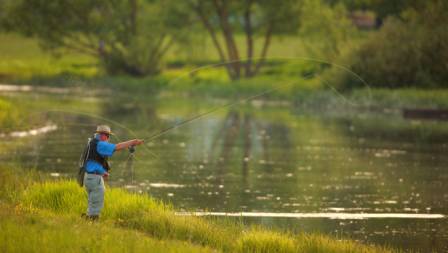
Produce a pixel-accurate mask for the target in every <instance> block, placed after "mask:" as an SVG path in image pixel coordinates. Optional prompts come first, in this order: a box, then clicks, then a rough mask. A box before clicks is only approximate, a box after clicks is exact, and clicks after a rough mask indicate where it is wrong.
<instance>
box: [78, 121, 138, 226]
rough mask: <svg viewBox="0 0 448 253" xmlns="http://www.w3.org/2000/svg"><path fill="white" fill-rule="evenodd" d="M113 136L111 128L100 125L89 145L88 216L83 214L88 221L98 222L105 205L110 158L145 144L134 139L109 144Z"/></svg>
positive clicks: (86, 155) (87, 160) (86, 154)
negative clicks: (117, 153)
mask: <svg viewBox="0 0 448 253" xmlns="http://www.w3.org/2000/svg"><path fill="white" fill-rule="evenodd" d="M111 134H112V132H111V130H110V127H109V126H106V125H99V126H98V127H97V129H96V132H95V135H94V138H93V139H91V140H90V141H89V143H88V146H87V150H86V151H85V160H84V169H85V172H86V173H85V175H84V186H85V188H86V191H87V194H88V207H87V214H83V215H82V216H85V217H86V218H87V219H90V220H98V218H99V215H100V212H101V209H102V208H103V205H104V190H105V187H104V179H107V178H108V177H109V170H110V167H109V164H108V162H107V160H108V158H109V157H111V156H112V155H113V154H114V152H115V151H120V150H123V149H127V148H133V147H134V146H137V145H140V144H142V143H143V140H140V139H134V140H129V141H125V142H120V143H118V144H113V143H110V142H109V137H110V135H111Z"/></svg>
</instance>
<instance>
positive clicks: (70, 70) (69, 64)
mask: <svg viewBox="0 0 448 253" xmlns="http://www.w3.org/2000/svg"><path fill="white" fill-rule="evenodd" d="M96 62H97V61H96V59H94V58H92V57H88V56H84V55H80V54H74V53H64V54H62V55H60V57H56V56H54V55H52V54H51V53H50V52H47V51H44V50H42V49H41V48H40V47H39V44H38V41H37V40H36V39H32V38H24V37H22V36H19V35H16V34H0V79H2V80H5V79H6V80H10V79H13V80H14V79H17V78H18V79H28V78H31V77H32V76H54V75H60V74H64V73H66V74H76V75H82V76H92V75H95V74H97V73H98V68H97V66H96Z"/></svg>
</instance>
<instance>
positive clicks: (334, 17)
mask: <svg viewBox="0 0 448 253" xmlns="http://www.w3.org/2000/svg"><path fill="white" fill-rule="evenodd" d="M302 13H303V14H302V22H301V27H300V30H299V31H300V34H301V36H302V37H303V39H304V41H306V42H307V49H308V52H309V54H310V56H312V57H316V58H319V59H326V60H328V61H333V60H335V59H337V58H338V57H339V56H340V55H341V54H342V53H343V51H344V50H345V49H346V48H347V47H348V46H349V45H348V43H350V42H351V39H352V37H353V35H355V34H356V30H355V27H354V26H353V24H352V22H351V20H349V19H348V12H347V10H346V9H345V7H344V6H343V5H341V4H337V5H335V6H333V7H330V6H329V5H327V4H325V3H323V2H322V1H321V0H306V1H304V3H303V7H302Z"/></svg>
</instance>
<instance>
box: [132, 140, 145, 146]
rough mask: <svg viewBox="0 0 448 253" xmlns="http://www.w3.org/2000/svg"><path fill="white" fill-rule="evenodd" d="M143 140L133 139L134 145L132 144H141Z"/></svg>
mask: <svg viewBox="0 0 448 253" xmlns="http://www.w3.org/2000/svg"><path fill="white" fill-rule="evenodd" d="M144 142H145V141H144V140H140V139H135V140H134V145H133V146H137V145H141V144H143V143H144Z"/></svg>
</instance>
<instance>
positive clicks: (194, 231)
mask: <svg viewBox="0 0 448 253" xmlns="http://www.w3.org/2000/svg"><path fill="white" fill-rule="evenodd" d="M0 171H1V173H0V183H1V186H0V192H1V195H0V197H1V199H2V201H6V202H4V205H6V206H9V207H10V209H11V208H13V206H15V208H13V209H14V210H15V212H18V213H14V214H12V213H8V212H6V213H5V212H3V213H1V214H2V215H4V216H6V217H10V218H8V220H9V221H8V222H3V223H1V226H3V228H4V229H2V231H5V232H4V233H6V234H10V236H9V237H8V236H3V237H2V238H3V240H5V243H4V244H2V245H8V247H11V248H8V249H11V251H12V252H14V251H17V252H18V251H21V250H26V249H28V248H23V247H20V246H13V243H12V241H13V240H21V242H28V241H27V240H30V242H29V243H30V244H31V245H34V246H33V248H36V249H43V250H45V249H46V247H48V250H49V252H53V251H52V249H53V246H51V245H50V244H51V243H52V240H58V242H55V245H60V244H59V243H64V244H66V245H68V247H69V249H77V248H76V247H77V246H79V244H78V245H77V244H75V245H74V241H73V240H72V239H71V238H66V237H72V234H73V233H75V234H90V233H92V232H91V231H93V230H95V229H97V228H98V230H99V231H105V230H107V229H110V228H111V227H114V228H113V232H111V234H114V233H118V234H119V233H127V234H129V231H132V232H131V233H130V234H131V235H116V237H117V238H121V239H117V240H119V241H121V242H123V245H128V244H129V247H131V248H132V247H145V246H142V245H141V244H138V243H136V240H137V239H136V238H139V237H140V236H141V234H138V233H137V232H136V231H139V232H143V233H144V234H145V235H149V236H150V237H152V238H156V239H157V240H161V241H163V242H165V243H168V242H171V241H172V240H176V241H184V242H187V243H188V245H184V244H173V245H174V246H173V248H172V249H171V248H168V249H169V250H174V249H175V250H178V251H175V252H184V251H183V249H185V248H182V247H186V249H190V248H189V247H193V246H191V244H195V245H202V246H205V247H209V248H213V249H216V250H218V251H223V252H390V251H389V250H386V249H382V248H380V247H373V246H365V245H362V244H359V243H356V242H352V241H336V240H334V239H330V238H328V237H326V236H322V235H315V234H298V235H295V234H286V233H281V232H274V231H269V230H266V229H263V228H255V227H253V228H245V227H244V226H243V225H242V224H239V223H236V222H231V221H226V220H224V221H221V222H218V221H213V220H210V219H204V218H199V217H184V216H177V215H175V212H174V208H173V207H172V206H169V205H166V204H164V203H162V202H160V201H158V200H155V199H153V198H151V197H148V196H146V195H139V194H132V193H128V192H126V191H124V190H122V189H114V188H112V189H111V188H108V189H107V190H106V200H105V207H104V210H103V213H102V216H101V221H100V223H99V224H94V225H93V227H89V226H87V225H86V222H85V221H84V220H83V219H81V218H80V217H79V216H80V214H81V213H82V212H84V211H85V209H86V193H85V190H84V189H83V188H81V187H79V186H78V185H77V184H76V183H75V182H73V181H65V180H58V181H45V180H38V181H37V182H33V179H32V178H35V176H36V175H35V174H27V173H25V172H20V170H19V171H17V173H12V172H8V171H10V170H9V169H6V168H2V169H1V170H0ZM22 178H27V180H22ZM37 178H39V176H38V177H37ZM2 209H5V208H2ZM6 209H8V208H6ZM55 217H56V218H55ZM64 217H65V218H64ZM2 220H3V219H2ZM30 220H34V221H33V222H29V221H30ZM19 227H26V228H27V231H35V232H36V233H37V231H39V230H41V231H42V232H41V235H42V236H43V238H45V240H43V241H41V242H40V241H38V240H37V239H36V238H35V237H34V234H33V233H31V234H30V236H29V237H27V238H23V239H20V238H21V235H22V234H21V232H20V231H19V230H18V228H19ZM28 228H29V229H28ZM119 228H121V229H119ZM62 229H64V231H60V230H62ZM9 230H11V233H8V232H7V231H9ZM58 231H59V233H58ZM56 233H58V236H54V235H55V234H56ZM100 234H101V233H100ZM114 235H115V234H114ZM128 236H129V237H128ZM134 236H135V237H134ZM5 238H6V239H5ZM53 238H54V239H53ZM80 238H84V237H80ZM85 238H88V237H85ZM94 238H95V237H94ZM112 238H113V237H110V238H109V237H105V238H104V240H103V239H102V240H101V242H99V244H98V245H97V246H98V247H99V248H95V249H98V251H104V250H106V251H107V249H108V248H107V247H108V246H107V245H108V244H109V243H110V242H111V241H109V240H112ZM83 243H85V244H86V247H90V246H92V244H90V243H89V240H86V242H83ZM147 244H149V245H151V247H155V248H156V249H158V248H157V247H159V246H160V245H159V243H158V241H154V240H149V241H148V242H147ZM169 244H170V246H171V243H169ZM82 245H83V244H82ZM145 245H146V244H145ZM163 245H165V244H163ZM165 246H166V245H165ZM192 249H194V250H198V249H201V250H203V249H202V248H197V247H196V248H192ZM187 251H188V250H187ZM8 252H10V251H8ZM94 252H96V251H95V250H94ZM113 252H115V251H113ZM168 252H171V251H168Z"/></svg>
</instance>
